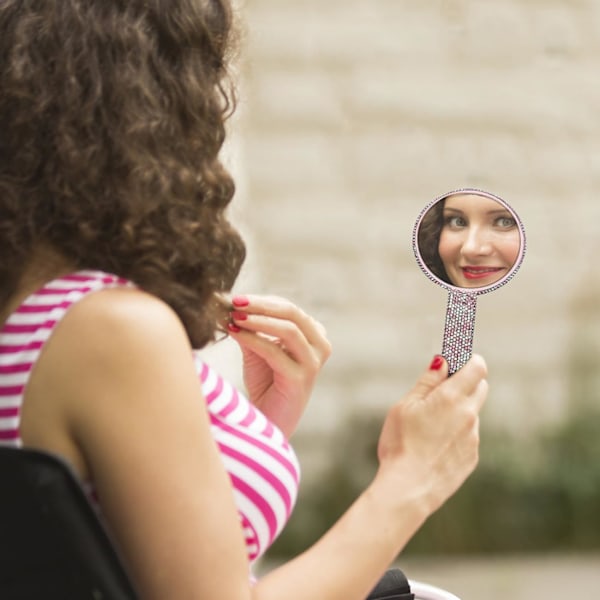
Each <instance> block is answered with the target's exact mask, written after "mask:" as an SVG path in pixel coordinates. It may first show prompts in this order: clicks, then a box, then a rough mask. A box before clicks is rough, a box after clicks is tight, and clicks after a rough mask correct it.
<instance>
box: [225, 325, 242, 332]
mask: <svg viewBox="0 0 600 600" xmlns="http://www.w3.org/2000/svg"><path fill="white" fill-rule="evenodd" d="M227 329H229V331H231V333H239V332H240V331H241V329H240V328H239V327H238V326H237V325H234V324H233V323H227Z"/></svg>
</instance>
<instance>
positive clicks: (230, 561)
mask: <svg viewBox="0 0 600 600" xmlns="http://www.w3.org/2000/svg"><path fill="white" fill-rule="evenodd" d="M231 21H232V15H231V8H230V6H229V3H228V2H226V1H225V0H168V1H167V0H129V1H128V2H121V1H117V0H86V2H81V0H54V1H53V2H41V3H24V2H22V0H4V1H3V2H2V3H0V130H1V131H2V136H0V256H1V257H2V260H1V262H0V281H1V290H0V323H2V324H3V327H2V329H1V330H0V440H1V441H2V443H5V444H11V445H14V446H21V445H22V446H27V447H33V448H39V449H42V450H45V451H50V452H53V453H56V454H58V455H60V456H62V457H63V458H64V459H65V460H67V461H68V462H69V463H70V464H71V465H72V467H73V468H74V470H75V471H76V473H77V474H78V475H79V477H80V478H81V479H82V481H83V482H85V484H86V486H88V488H89V489H90V498H91V499H92V501H94V502H97V504H98V509H99V510H100V511H101V513H102V515H103V518H104V520H105V522H106V524H107V526H108V528H109V529H110V531H111V533H112V535H113V537H114V540H115V543H116V545H117V546H118V548H119V550H120V552H121V554H122V555H123V557H124V560H125V563H126V567H127V569H128V571H129V573H130V575H131V577H132V579H133V581H134V584H135V585H136V587H137V589H138V591H139V594H140V597H141V598H144V599H145V600H154V599H156V600H164V599H165V598H227V599H228V600H229V599H232V600H237V599H247V598H254V599H259V600H267V599H270V598H283V597H285V598H287V599H288V600H295V599H314V598H320V599H321V600H334V599H340V600H341V599H344V600H349V599H353V598H355V599H356V600H360V599H362V598H364V597H365V596H366V595H367V594H368V592H369V590H370V589H371V588H372V587H373V586H374V584H375V583H376V581H377V579H378V578H379V577H380V576H381V574H382V573H383V571H384V570H385V569H386V567H387V566H388V565H389V564H390V563H391V562H392V561H393V559H394V558H395V557H396V555H397V554H398V553H399V552H400V551H401V549H402V548H403V547H404V546H405V545H406V543H407V542H408V540H409V539H410V537H411V536H412V535H413V534H414V533H415V531H417V529H418V528H419V527H420V526H421V524H422V523H423V521H424V520H425V519H426V518H427V517H428V515H430V514H431V513H432V512H433V511H435V510H436V509H437V508H438V507H439V506H440V505H441V504H442V503H443V502H444V501H445V500H446V499H447V498H448V497H449V496H450V495H451V494H452V493H453V492H454V491H455V490H456V489H457V488H458V487H459V486H460V485H461V483H462V482H463V481H464V479H465V478H466V477H467V476H468V475H469V473H470V472H471V471H472V469H473V468H474V466H475V463H476V461H477V447H478V413H479V410H480V408H481V405H482V403H483V401H484V399H485V397H486V395H487V382H486V367H485V363H484V362H483V360H482V359H481V358H479V357H475V358H474V359H473V360H472V361H471V362H470V363H469V364H468V365H466V366H465V367H464V368H463V369H462V370H461V371H460V372H459V373H457V374H456V375H454V376H453V377H451V378H450V379H448V378H447V367H446V364H445V362H444V360H443V359H442V358H441V357H435V358H434V360H433V362H432V363H431V366H430V368H429V369H427V370H425V372H424V373H423V375H422V376H421V378H420V379H419V380H418V381H417V383H416V385H415V387H414V388H413V390H412V391H410V392H408V394H406V395H405V396H404V398H403V399H402V400H401V401H399V402H398V403H396V404H395V405H394V406H393V407H392V408H391V410H390V412H389V414H388V416H387V418H386V420H385V423H384V426H383V429H382V433H381V437H380V440H379V449H378V454H379V459H380V465H379V468H378V471H377V474H376V475H375V477H374V479H373V482H372V483H371V484H370V485H369V487H368V488H367V489H366V490H365V492H364V493H363V494H362V495H361V496H360V497H359V498H358V499H357V500H356V502H355V503H354V505H353V506H352V507H351V508H350V509H349V510H348V511H347V513H346V514H345V515H344V516H343V517H342V518H341V519H340V521H339V522H338V523H336V524H335V525H334V526H333V527H332V528H331V530H330V531H329V532H328V533H327V534H326V535H325V536H324V537H323V538H322V539H321V540H319V541H318V542H317V543H316V544H315V545H314V546H313V547H312V548H310V549H308V550H307V551H306V552H305V553H303V554H302V555H301V556H299V557H297V558H296V559H294V560H292V561H291V562H290V563H288V564H285V565H282V566H281V567H279V568H277V569H275V570H274V571H273V572H271V573H269V574H268V575H267V576H265V577H264V578H262V579H261V580H260V581H258V582H255V583H252V582H251V579H250V577H249V576H248V572H249V568H250V565H251V563H252V561H253V560H255V559H256V558H257V557H258V556H260V555H261V554H262V553H263V552H264V551H265V550H266V548H267V547H268V546H269V544H270V543H271V542H272V540H273V539H274V538H275V536H276V535H277V534H278V533H279V531H280V530H281V528H282V527H283V525H284V524H285V521H286V520H287V518H288V516H289V513H290V511H291V508H292V505H293V503H294V501H295V496H296V492H297V485H298V466H297V462H296V459H295V456H294V453H293V450H292V449H291V447H290V445H289V443H288V440H289V438H290V436H291V435H292V433H293V432H294V429H295V428H296V425H297V423H298V420H299V419H300V417H301V415H302V412H303V410H304V408H305V405H306V403H307V401H308V399H309V397H310V394H311V391H312V388H313V386H314V382H315V378H316V376H317V374H318V371H319V369H320V368H321V366H322V365H323V363H324V362H325V360H326V359H327V358H328V356H329V353H330V345H329V342H328V340H327V337H326V335H325V332H324V329H323V327H322V326H321V325H320V324H319V323H318V322H316V321H315V320H314V319H313V318H311V317H310V316H308V315H306V314H305V313H304V312H303V311H302V310H300V309H299V308H298V307H296V306H295V305H294V304H292V303H290V302H289V301H287V300H283V299H280V298H273V297H263V296H256V295H242V296H236V297H233V298H232V299H231V300H229V299H226V296H224V294H226V293H227V292H229V290H230V289H231V287H232V285H233V283H234V281H235V279H236V276H237V274H238V271H239V269H240V267H241V264H242V262H243V258H244V247H243V244H242V241H241V240H240V237H239V236H238V234H237V233H236V232H235V231H234V230H233V228H232V227H231V226H230V225H229V223H228V222H227V220H226V218H225V215H224V211H225V209H226V207H227V206H228V204H229V201H230V200H231V198H232V196H233V191H234V186H233V182H232V180H231V178H230V176H229V174H228V173H227V172H226V171H225V170H224V168H223V167H222V165H221V164H220V163H219V160H218V153H219V150H220V148H221V145H222V143H223V139H224V120H225V118H226V116H227V115H228V114H229V112H231V107H232V100H231V94H230V93H229V87H228V85H227V78H226V62H227V58H228V56H229V52H230V50H231V44H232V39H231ZM221 331H226V332H227V333H229V335H231V336H232V338H233V339H235V340H236V341H237V342H238V343H239V345H240V347H241V349H242V351H243V356H244V375H245V382H246V387H247V391H248V396H249V400H246V399H245V398H244V397H243V396H242V395H241V394H240V393H239V392H237V391H236V390H234V389H233V388H232V387H231V386H230V385H228V384H227V383H226V382H224V381H223V380H222V379H221V378H220V377H219V376H218V375H217V374H216V373H215V372H214V371H213V370H212V369H211V368H210V367H209V366H208V365H206V364H205V363H203V362H202V360H201V359H200V358H199V357H198V354H197V353H196V352H195V349H199V348H201V347H203V346H204V345H205V344H207V343H208V342H209V341H210V340H212V339H214V338H215V336H216V335H217V334H218V333H219V332H221ZM347 573H352V578H351V579H349V578H348V577H347Z"/></svg>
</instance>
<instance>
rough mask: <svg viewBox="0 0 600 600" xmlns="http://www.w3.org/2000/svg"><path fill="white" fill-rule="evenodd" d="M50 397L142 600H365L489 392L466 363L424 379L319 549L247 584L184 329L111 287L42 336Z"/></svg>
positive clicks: (467, 437)
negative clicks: (46, 338)
mask: <svg viewBox="0 0 600 600" xmlns="http://www.w3.org/2000/svg"><path fill="white" fill-rule="evenodd" d="M50 342H51V344H50V343H49V348H48V349H47V352H46V356H43V357H42V358H44V361H45V366H44V364H43V363H42V364H41V365H40V367H42V368H41V369H40V371H39V373H41V374H43V376H44V377H45V378H46V380H45V383H47V384H48V386H46V389H48V390H51V392H49V393H50V395H51V401H52V402H54V403H55V404H56V406H57V407H60V410H61V411H62V414H64V421H65V427H66V429H67V430H68V431H69V433H70V435H72V437H73V440H74V441H75V443H76V444H77V447H78V448H80V450H81V453H82V456H83V460H84V462H85V465H86V467H87V469H88V470H89V472H90V475H91V477H92V478H93V481H94V483H95V486H96V489H97V493H98V496H99V499H100V503H101V506H102V511H103V514H104V516H105V517H106V520H107V522H108V524H109V526H110V528H111V529H112V531H113V533H114V536H115V539H116V540H117V543H118V545H119V548H120V550H121V552H122V553H123V555H124V558H125V561H126V565H127V568H128V569H129V571H130V573H131V575H132V578H133V579H134V581H135V583H136V585H137V587H138V589H139V591H140V597H141V598H143V599H144V600H165V599H168V598H177V600H180V599H188V598H189V599H190V600H192V599H201V598H227V600H242V599H243V600H249V599H250V598H252V599H254V600H271V599H272V600H275V599H277V600H280V599H281V598H286V600H314V599H315V598H319V600H352V599H356V600H362V599H363V598H364V597H365V596H366V595H367V594H368V592H369V591H370V589H371V588H372V587H373V585H374V584H375V583H376V581H377V579H378V578H379V577H380V575H381V574H382V573H383V572H384V571H385V569H386V568H387V567H388V566H389V564H390V563H391V562H392V561H393V560H394V558H395V557H396V555H397V554H398V552H400V550H401V549H402V548H403V547H404V546H405V544H406V543H407V542H408V540H409V539H410V538H411V537H412V535H413V534H414V533H415V532H416V530H417V529H418V528H419V527H420V526H421V524H422V523H423V522H424V520H425V519H426V518H427V517H428V516H429V514H431V512H433V511H434V510H435V509H437V508H438V506H439V505H440V504H441V503H442V502H443V501H444V500H445V499H446V498H447V497H448V496H450V495H451V494H452V493H453V492H454V491H455V490H456V489H457V488H458V487H459V486H460V484H461V483H462V481H463V480H464V479H465V477H467V475H468V474H469V473H470V472H471V470H472V469H473V467H474V465H475V463H476V460H477V446H478V434H477V431H478V419H477V415H478V412H479V409H480V407H481V404H482V402H483V400H484V398H485V395H486V392H487V384H486V382H485V377H486V369H485V365H484V363H483V361H482V360H481V359H480V358H478V357H475V358H474V359H472V360H471V361H470V362H469V363H468V364H467V365H466V366H465V367H463V369H461V371H460V372H458V373H456V374H455V375H453V376H452V377H451V378H449V379H447V378H446V372H445V365H443V366H442V369H441V370H439V371H435V370H428V371H427V372H426V373H424V374H423V376H422V377H421V379H420V380H419V382H418V383H417V386H416V387H415V388H414V389H413V390H412V392H410V393H409V394H407V396H406V397H405V398H404V399H403V400H402V401H400V402H399V403H398V404H396V405H395V406H394V407H393V408H392V409H391V410H390V413H389V414H388V417H387V419H386V421H385V424H384V428H383V431H382V435H381V438H380V444H379V458H380V467H379V469H378V472H377V474H376V476H375V478H374V480H373V482H372V483H371V485H370V486H369V487H368V488H367V489H366V490H365V492H364V493H363V494H362V495H361V496H360V497H359V498H358V499H357V500H356V502H355V503H354V504H353V505H352V506H351V507H350V509H349V510H348V511H347V512H346V513H345V514H344V516H343V517H342V518H341V519H340V520H339V521H338V522H337V523H336V524H335V525H334V526H333V527H332V528H331V530H330V531H329V532H328V533H327V534H325V535H324V536H323V538H322V539H321V540H319V541H318V542H317V543H316V544H315V545H314V546H312V547H311V548H309V549H308V550H307V551H306V552H304V553H303V554H301V555H300V556H298V557H297V558H296V559H294V560H292V561H290V562H289V563H287V564H285V565H282V566H281V567H279V568H277V569H275V570H274V571H272V572H271V573H269V574H267V575H266V576H265V577H264V578H262V579H261V580H260V581H259V582H258V583H257V584H255V585H254V586H250V584H249V577H248V575H249V573H248V563H247V559H246V552H245V546H244V541H243V537H242V531H241V527H240V525H239V520H238V516H237V511H236V508H235V504H234V500H233V494H232V491H231V485H230V482H229V479H228V476H227V474H226V472H225V470H224V467H223V464H222V461H221V457H220V456H219V452H218V449H217V447H216V444H215V442H214V440H213V438H212V435H211V432H210V427H209V420H208V415H207V411H206V409H205V403H204V400H203V398H202V392H201V388H200V384H199V382H198V377H197V375H196V372H195V369H194V365H193V361H192V359H191V348H190V346H189V343H188V341H187V337H186V335H185V332H184V330H183V328H182V326H181V324H180V322H179V320H178V319H177V317H176V316H175V314H174V313H173V312H172V311H171V310H170V309H169V308H168V307H166V306H165V305H164V304H163V303H162V302H160V301H158V300H156V299H155V298H152V297H149V296H147V295H145V294H142V293H140V292H138V291H134V290H108V291H103V292H99V293H97V294H93V295H90V296H89V297H88V298H86V299H85V300H82V301H81V302H80V303H78V304H77V305H75V306H74V307H73V308H72V309H71V311H70V312H69V313H68V314H67V315H66V316H65V318H64V320H63V322H62V323H61V324H60V325H59V326H58V328H57V331H56V332H55V333H54V334H53V337H52V338H51V340H50Z"/></svg>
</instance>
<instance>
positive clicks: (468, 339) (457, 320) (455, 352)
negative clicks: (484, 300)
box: [442, 290, 477, 375]
mask: <svg viewBox="0 0 600 600" xmlns="http://www.w3.org/2000/svg"><path fill="white" fill-rule="evenodd" d="M476 307H477V296H476V294H473V293H469V292H460V291H457V290H448V306H447V308H446V324H445V326H444V341H443V344H442V356H443V357H444V358H445V359H446V360H447V361H448V373H449V374H450V375H451V374H452V373H455V372H456V371H458V370H459V369H460V368H461V367H462V366H463V365H464V364H465V363H466V362H467V361H468V360H469V358H471V353H472V352H473V335H474V333H475V310H476Z"/></svg>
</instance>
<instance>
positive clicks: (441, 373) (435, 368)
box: [412, 354, 448, 398]
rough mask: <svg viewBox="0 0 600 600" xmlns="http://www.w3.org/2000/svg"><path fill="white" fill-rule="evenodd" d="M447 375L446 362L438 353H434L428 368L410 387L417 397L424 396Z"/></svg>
mask: <svg viewBox="0 0 600 600" xmlns="http://www.w3.org/2000/svg"><path fill="white" fill-rule="evenodd" d="M447 377H448V363H447V362H446V359H445V358H444V357H443V356H441V355H440V354H436V355H435V356H434V357H433V360H432V361H431V363H430V365H429V368H428V369H427V370H426V371H424V372H423V373H422V374H421V377H419V379H418V380H417V382H416V384H415V385H414V387H413V389H412V393H413V394H415V395H416V396H418V397H419V398H426V397H427V396H428V395H429V394H430V393H431V392H432V391H433V390H434V389H435V388H436V387H437V386H438V385H440V383H442V382H443V381H445V380H446V378H447Z"/></svg>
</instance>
